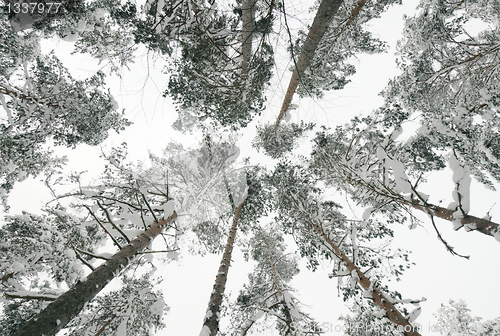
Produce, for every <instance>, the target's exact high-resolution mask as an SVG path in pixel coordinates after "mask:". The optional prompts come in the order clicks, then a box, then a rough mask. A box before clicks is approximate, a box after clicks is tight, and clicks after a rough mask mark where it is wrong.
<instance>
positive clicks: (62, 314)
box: [14, 212, 177, 336]
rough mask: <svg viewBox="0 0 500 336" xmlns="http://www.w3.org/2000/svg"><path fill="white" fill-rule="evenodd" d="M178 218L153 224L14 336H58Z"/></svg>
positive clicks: (174, 215) (171, 217)
mask: <svg viewBox="0 0 500 336" xmlns="http://www.w3.org/2000/svg"><path fill="white" fill-rule="evenodd" d="M176 218H177V214H176V213H175V212H174V213H173V214H172V215H171V216H170V217H168V218H167V219H162V220H160V221H159V222H157V223H154V224H153V225H151V227H150V228H149V229H147V230H146V231H145V232H144V233H142V234H140V235H139V236H138V237H137V238H135V239H134V240H132V241H131V242H130V244H128V245H127V246H125V247H123V248H122V249H121V250H120V251H118V252H117V253H116V254H115V255H114V256H113V257H112V258H111V259H110V260H108V261H106V262H105V263H104V264H102V265H101V266H99V267H98V268H96V269H95V271H93V272H92V273H90V274H89V275H88V276H87V279H86V280H85V281H82V282H79V283H77V284H76V285H75V286H74V287H73V288H71V289H70V290H68V291H67V292H65V293H64V294H62V295H61V296H59V297H58V298H57V300H55V301H54V302H52V303H51V304H49V305H48V306H47V308H45V309H44V310H42V311H41V312H40V313H38V314H37V315H36V316H34V317H33V318H32V319H31V320H29V321H28V322H27V323H26V324H25V325H23V326H22V327H21V329H19V330H17V331H16V333H14V336H42V335H46V336H48V335H55V334H56V333H57V332H58V331H59V330H61V329H62V328H64V327H65V326H66V325H67V324H68V323H69V322H70V321H71V320H72V319H73V318H74V317H75V316H77V315H78V314H79V313H80V311H81V310H82V309H83V307H84V305H85V304H86V303H87V302H89V301H90V300H92V299H93V298H94V297H95V296H96V295H97V294H98V293H99V292H100V291H101V290H102V289H103V288H104V287H105V286H106V285H107V284H108V283H109V282H110V281H111V280H113V278H115V277H116V276H117V275H118V274H119V273H120V271H121V270H122V269H123V268H125V267H126V266H127V265H128V264H129V263H130V261H132V260H133V258H134V257H135V256H136V255H137V253H139V252H141V251H143V250H144V249H145V248H146V247H147V246H148V245H149V243H150V242H151V241H152V240H153V239H155V238H156V236H158V235H159V234H160V232H161V231H162V230H163V228H164V227H165V226H166V225H167V224H169V223H171V222H172V221H174V220H175V219H176Z"/></svg>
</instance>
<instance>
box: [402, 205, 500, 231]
mask: <svg viewBox="0 0 500 336" xmlns="http://www.w3.org/2000/svg"><path fill="white" fill-rule="evenodd" d="M411 205H412V207H414V208H415V209H418V210H420V211H423V212H426V213H429V214H431V215H433V216H436V217H439V218H442V219H446V220H448V221H450V222H453V221H455V220H459V221H460V223H462V225H465V224H472V226H474V227H475V228H474V229H472V230H474V231H478V232H481V233H482V234H485V235H488V236H493V237H494V236H495V234H496V233H497V232H500V228H499V225H498V224H497V223H494V222H492V221H490V220H488V219H484V218H479V217H476V216H471V215H467V214H466V215H463V218H460V219H456V218H455V217H454V215H453V214H454V213H455V212H456V211H455V210H449V209H446V208H443V207H440V206H437V205H434V204H425V205H422V204H421V203H419V202H413V203H411Z"/></svg>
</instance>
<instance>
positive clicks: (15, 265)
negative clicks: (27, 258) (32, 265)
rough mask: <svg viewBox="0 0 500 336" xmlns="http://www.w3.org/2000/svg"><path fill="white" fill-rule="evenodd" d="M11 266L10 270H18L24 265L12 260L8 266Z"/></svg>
mask: <svg viewBox="0 0 500 336" xmlns="http://www.w3.org/2000/svg"><path fill="white" fill-rule="evenodd" d="M10 267H11V268H12V272H20V271H22V270H23V269H24V268H25V267H26V266H25V265H24V264H21V263H20V262H18V261H14V262H13V263H12V265H11V266H10Z"/></svg>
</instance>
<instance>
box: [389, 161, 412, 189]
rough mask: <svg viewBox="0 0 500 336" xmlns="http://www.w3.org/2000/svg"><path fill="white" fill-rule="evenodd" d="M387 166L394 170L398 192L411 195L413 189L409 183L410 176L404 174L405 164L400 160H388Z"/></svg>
mask: <svg viewBox="0 0 500 336" xmlns="http://www.w3.org/2000/svg"><path fill="white" fill-rule="evenodd" d="M386 164H387V165H388V166H390V167H391V168H392V173H393V175H394V181H395V182H396V191H398V192H404V193H411V192H412V189H411V185H410V183H409V182H408V176H407V175H406V173H405V172H404V169H405V166H404V164H403V163H402V162H400V161H398V160H392V159H389V158H387V159H386Z"/></svg>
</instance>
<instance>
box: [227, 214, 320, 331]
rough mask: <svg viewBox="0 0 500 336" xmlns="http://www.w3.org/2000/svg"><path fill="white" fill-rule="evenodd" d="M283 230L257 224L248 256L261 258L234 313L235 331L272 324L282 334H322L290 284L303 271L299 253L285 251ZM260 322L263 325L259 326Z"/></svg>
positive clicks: (243, 290) (257, 328) (257, 329)
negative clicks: (297, 254) (297, 256)
mask: <svg viewBox="0 0 500 336" xmlns="http://www.w3.org/2000/svg"><path fill="white" fill-rule="evenodd" d="M285 249H286V245H285V244H284V239H283V235H282V230H281V229H280V228H278V227H277V226H276V225H273V224H271V225H270V227H269V229H268V230H265V229H262V228H256V232H255V235H254V236H253V237H252V238H251V239H250V241H249V243H248V250H247V251H246V258H247V259H249V258H250V257H251V258H252V259H253V260H255V261H256V262H257V266H256V267H255V268H254V270H253V272H252V273H251V274H249V276H248V284H245V285H244V288H243V289H242V290H240V293H239V295H238V297H237V299H236V302H235V303H234V305H235V306H236V307H235V308H234V309H235V313H233V315H232V316H231V325H232V328H231V329H232V330H231V335H251V334H256V333H259V332H260V330H262V329H269V328H270V327H271V325H272V324H274V325H275V328H276V329H277V330H278V332H279V334H280V335H305V334H310V335H311V334H312V335H316V334H319V333H320V331H319V328H318V326H317V323H316V322H315V321H314V320H313V319H311V318H310V317H309V316H308V315H307V314H305V313H304V312H302V310H301V304H300V302H299V300H298V299H297V298H296V297H294V296H293V294H292V293H293V291H294V290H293V288H292V287H291V286H290V285H289V282H290V281H291V280H292V278H293V277H294V276H295V275H296V274H297V273H298V272H299V267H298V262H297V258H296V256H294V255H293V254H290V253H285V252H286V251H285ZM259 325H261V326H260V328H259Z"/></svg>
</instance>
